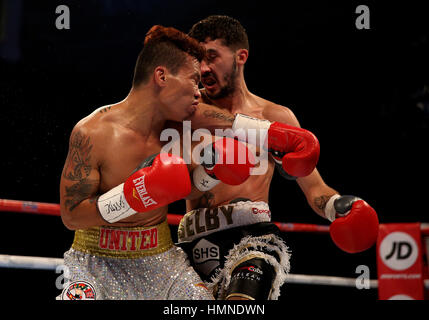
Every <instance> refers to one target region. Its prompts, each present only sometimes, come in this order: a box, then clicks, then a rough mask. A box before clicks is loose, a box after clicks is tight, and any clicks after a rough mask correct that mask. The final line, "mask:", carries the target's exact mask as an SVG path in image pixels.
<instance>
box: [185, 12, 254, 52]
mask: <svg viewBox="0 0 429 320" xmlns="http://www.w3.org/2000/svg"><path fill="white" fill-rule="evenodd" d="M188 34H189V35H190V36H191V37H193V38H195V39H197V40H198V41H199V42H204V41H205V40H206V39H207V38H210V39H211V40H216V39H221V40H222V41H223V44H224V45H225V46H227V47H229V48H231V49H233V50H237V49H247V50H249V39H248V38H247V33H246V30H245V29H244V27H243V26H242V25H241V23H240V22H239V21H238V20H236V19H234V18H231V17H229V16H221V15H214V16H209V17H207V18H205V19H203V20H201V21H199V22H197V23H196V24H194V25H193V26H192V28H191V30H190V31H189V33H188Z"/></svg>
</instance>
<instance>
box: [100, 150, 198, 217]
mask: <svg viewBox="0 0 429 320" xmlns="http://www.w3.org/2000/svg"><path fill="white" fill-rule="evenodd" d="M190 192H191V179H190V177H189V171H188V166H187V165H186V164H185V162H184V160H183V159H182V158H181V157H178V156H175V155H171V154H158V155H156V156H152V157H151V158H149V159H146V160H145V161H143V162H142V164H140V166H139V167H138V168H137V169H136V170H135V171H134V172H133V173H132V174H131V176H129V177H128V178H127V180H126V181H125V182H124V183H121V184H120V185H118V186H116V187H115V188H113V189H111V190H110V191H108V192H106V193H105V194H103V195H101V196H100V197H99V198H98V200H97V207H98V210H99V212H100V214H101V216H102V217H103V219H104V220H106V221H107V222H109V223H113V222H116V221H119V220H122V219H124V218H127V217H129V216H131V215H133V214H136V213H137V212H147V211H151V210H154V209H157V208H159V207H163V206H165V205H167V204H169V203H172V202H174V201H177V200H180V199H182V198H184V197H186V196H187V195H188V194H189V193H190Z"/></svg>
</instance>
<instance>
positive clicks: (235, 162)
mask: <svg viewBox="0 0 429 320" xmlns="http://www.w3.org/2000/svg"><path fill="white" fill-rule="evenodd" d="M202 156H203V157H204V158H203V161H202V162H201V165H199V166H198V167H196V168H195V170H194V172H193V180H194V185H195V187H196V188H197V189H198V190H200V191H208V190H210V189H212V188H213V187H215V186H216V185H218V184H219V183H220V182H223V183H225V184H228V185H239V184H242V183H243V182H244V181H246V180H247V178H248V177H249V176H250V170H251V168H253V167H254V164H255V158H254V155H253V153H252V152H251V151H250V150H249V149H247V146H246V145H245V144H244V143H242V142H240V141H238V140H235V139H232V138H228V137H223V138H220V139H218V140H216V141H215V142H213V143H211V144H209V145H208V146H207V147H205V148H204V149H203V151H202Z"/></svg>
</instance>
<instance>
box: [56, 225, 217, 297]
mask: <svg viewBox="0 0 429 320" xmlns="http://www.w3.org/2000/svg"><path fill="white" fill-rule="evenodd" d="M64 263H65V266H66V271H68V273H69V274H68V280H69V281H68V283H73V282H75V281H85V282H87V283H89V284H91V285H92V286H93V288H94V290H95V296H96V299H115V300H143V299H144V300H188V299H195V300H212V299H213V296H212V294H211V292H210V291H209V290H207V288H206V287H205V285H204V283H203V282H202V280H201V278H200V277H199V276H198V275H197V273H196V272H195V271H194V269H193V268H192V267H191V266H190V265H189V261H188V260H187V257H186V254H185V253H184V252H183V250H182V249H181V248H179V247H176V246H175V245H174V244H173V242H172V240H171V234H170V228H169V227H168V224H167V221H165V222H163V223H161V224H159V225H156V226H151V227H133V228H123V227H121V228H112V227H95V228H90V229H87V230H77V231H76V232H75V238H74V241H73V244H72V247H71V249H70V250H69V251H67V252H66V253H65V254H64ZM65 275H66V274H65ZM66 287H67V284H66Z"/></svg>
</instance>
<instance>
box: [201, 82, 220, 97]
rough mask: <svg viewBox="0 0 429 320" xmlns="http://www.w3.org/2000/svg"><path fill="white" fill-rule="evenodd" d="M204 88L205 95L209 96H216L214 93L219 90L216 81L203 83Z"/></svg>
mask: <svg viewBox="0 0 429 320" xmlns="http://www.w3.org/2000/svg"><path fill="white" fill-rule="evenodd" d="M204 89H206V92H207V95H208V96H209V97H210V96H216V94H217V93H218V92H219V90H220V89H219V86H218V84H217V82H216V83H214V84H211V85H206V84H205V85H204Z"/></svg>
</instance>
